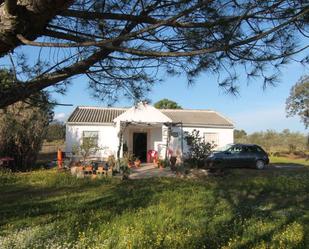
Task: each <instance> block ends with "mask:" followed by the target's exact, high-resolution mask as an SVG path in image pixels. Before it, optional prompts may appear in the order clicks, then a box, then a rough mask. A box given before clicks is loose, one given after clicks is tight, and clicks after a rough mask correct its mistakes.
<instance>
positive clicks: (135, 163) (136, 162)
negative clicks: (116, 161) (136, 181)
mask: <svg viewBox="0 0 309 249" xmlns="http://www.w3.org/2000/svg"><path fill="white" fill-rule="evenodd" d="M134 166H135V167H137V168H138V167H140V166H141V160H135V161H134Z"/></svg>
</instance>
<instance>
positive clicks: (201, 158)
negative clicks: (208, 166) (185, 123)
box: [185, 130, 216, 167]
mask: <svg viewBox="0 0 309 249" xmlns="http://www.w3.org/2000/svg"><path fill="white" fill-rule="evenodd" d="M185 139H186V142H187V145H188V146H189V152H188V154H187V159H186V161H187V163H190V164H191V165H192V166H195V167H202V166H204V162H205V159H206V158H207V157H208V155H209V154H210V153H211V151H212V150H213V149H214V147H215V146H216V145H215V144H214V143H207V142H205V140H204V138H203V137H201V136H200V131H198V130H193V131H192V132H191V133H189V132H187V133H186V134H185Z"/></svg>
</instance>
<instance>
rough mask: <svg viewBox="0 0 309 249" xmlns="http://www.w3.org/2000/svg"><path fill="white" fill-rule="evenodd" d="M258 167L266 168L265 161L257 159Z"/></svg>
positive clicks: (256, 165) (256, 164)
mask: <svg viewBox="0 0 309 249" xmlns="http://www.w3.org/2000/svg"><path fill="white" fill-rule="evenodd" d="M255 167H256V169H264V168H265V162H264V161H262V160H257V161H256V163H255Z"/></svg>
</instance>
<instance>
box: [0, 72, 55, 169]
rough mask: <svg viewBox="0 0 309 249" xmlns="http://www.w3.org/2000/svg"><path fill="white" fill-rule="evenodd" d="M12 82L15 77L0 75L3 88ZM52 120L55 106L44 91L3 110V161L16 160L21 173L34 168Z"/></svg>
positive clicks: (0, 151) (0, 141)
mask: <svg viewBox="0 0 309 249" xmlns="http://www.w3.org/2000/svg"><path fill="white" fill-rule="evenodd" d="M12 81H13V76H12V74H10V73H9V72H6V71H0V85H10V84H11V83H10V82H12ZM52 117H53V112H52V105H50V104H48V95H47V94H46V93H45V92H43V91H42V92H39V93H35V94H33V95H31V96H30V98H27V99H26V100H25V101H24V102H21V101H19V102H16V103H14V104H13V105H10V106H8V107H6V108H3V109H1V110H0V157H1V156H10V157H13V158H14V160H15V167H16V169H17V170H27V169H30V168H32V167H33V166H34V163H35V161H36V158H37V155H38V152H39V151H40V149H41V146H42V142H43V139H44V138H45V134H46V131H47V127H48V124H49V122H50V121H51V120H52Z"/></svg>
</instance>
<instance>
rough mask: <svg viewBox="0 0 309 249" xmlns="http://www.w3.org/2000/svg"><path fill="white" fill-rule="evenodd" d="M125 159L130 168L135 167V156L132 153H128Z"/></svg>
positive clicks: (124, 156)
mask: <svg viewBox="0 0 309 249" xmlns="http://www.w3.org/2000/svg"><path fill="white" fill-rule="evenodd" d="M123 159H124V161H125V163H126V164H127V166H128V167H129V168H132V167H133V166H134V155H133V154H132V153H129V152H126V153H125V154H124V155H123Z"/></svg>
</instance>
